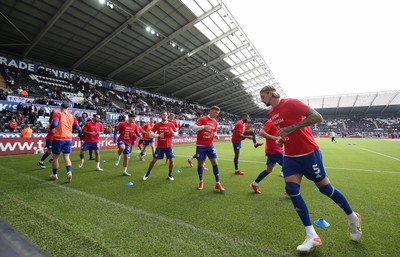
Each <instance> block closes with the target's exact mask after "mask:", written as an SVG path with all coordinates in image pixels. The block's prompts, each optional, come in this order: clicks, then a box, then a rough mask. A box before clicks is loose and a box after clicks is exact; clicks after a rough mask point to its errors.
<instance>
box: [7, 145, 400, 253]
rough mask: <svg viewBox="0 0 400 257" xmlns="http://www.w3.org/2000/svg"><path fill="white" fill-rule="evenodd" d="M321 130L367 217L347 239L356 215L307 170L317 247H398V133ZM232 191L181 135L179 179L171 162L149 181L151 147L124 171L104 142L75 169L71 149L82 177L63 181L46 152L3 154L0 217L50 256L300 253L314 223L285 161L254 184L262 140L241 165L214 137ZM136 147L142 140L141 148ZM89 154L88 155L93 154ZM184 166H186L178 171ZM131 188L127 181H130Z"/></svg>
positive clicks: (334, 172) (340, 176) (342, 182)
mask: <svg viewBox="0 0 400 257" xmlns="http://www.w3.org/2000/svg"><path fill="white" fill-rule="evenodd" d="M337 141H338V143H337V144H334V143H331V142H330V139H318V143H319V145H320V147H321V150H322V153H323V156H324V162H325V166H326V168H327V171H328V175H329V177H330V179H331V181H332V184H333V185H334V186H335V187H337V188H338V189H340V190H341V191H342V192H343V193H344V194H345V195H346V197H347V199H348V200H349V202H350V204H351V206H352V207H353V209H354V210H355V211H357V212H359V213H360V214H361V215H362V217H363V224H362V231H363V236H362V238H361V240H360V242H352V241H351V240H350V237H349V232H348V226H347V218H346V216H345V214H344V213H343V211H342V210H341V209H340V208H339V207H338V206H336V205H335V204H334V202H333V201H331V200H330V199H329V198H327V197H326V196H324V195H322V194H320V193H319V192H318V191H316V190H314V188H315V185H314V184H313V183H311V182H310V181H308V180H306V179H303V183H302V190H301V191H302V194H303V196H304V198H305V200H306V202H307V204H308V207H309V210H310V215H311V219H312V221H314V220H317V219H319V218H323V219H325V220H327V221H328V222H329V223H330V224H331V226H330V227H328V228H320V227H316V230H317V233H318V234H319V235H320V237H321V239H322V241H323V245H322V246H321V247H319V248H317V249H314V250H313V251H312V252H311V253H310V254H309V256H400V250H399V248H398V245H397V243H398V242H399V239H400V215H399V211H400V207H399V206H400V200H399V195H400V189H399V188H400V186H399V185H400V141H399V140H389V139H340V138H339V139H337ZM216 148H217V153H218V158H219V167H220V171H221V182H222V185H223V186H224V187H225V188H226V192H225V193H220V192H218V191H217V190H215V189H214V185H215V182H214V176H213V173H212V169H211V165H210V163H209V162H207V166H208V167H209V168H210V169H209V170H208V171H205V175H204V190H203V191H198V190H197V189H196V187H197V184H198V176H197V170H196V168H195V167H193V168H190V167H189V166H188V163H187V162H186V160H187V158H188V157H189V156H191V155H193V154H194V153H195V146H194V145H193V144H191V145H176V146H175V147H174V150H175V155H176V158H175V168H174V173H173V175H174V178H175V181H168V180H167V179H166V177H167V172H168V168H167V166H166V164H165V160H161V161H158V162H157V163H156V166H155V167H154V169H153V171H152V174H151V176H150V178H149V179H148V180H147V181H142V179H141V178H142V177H143V175H144V174H145V172H146V170H147V166H148V163H149V161H150V155H147V156H146V161H144V162H141V161H139V159H137V158H135V156H134V155H133V156H132V158H131V159H130V163H129V169H128V172H130V173H132V177H123V176H121V173H122V162H121V163H120V166H118V167H115V166H114V160H115V158H116V150H115V149H113V150H102V151H101V155H102V159H103V160H106V162H101V166H102V168H103V169H104V172H97V171H95V162H94V161H89V160H86V162H85V164H84V166H83V168H81V169H78V167H77V166H78V161H79V154H78V152H74V153H73V154H72V157H71V159H72V165H73V174H74V176H73V180H72V183H71V184H65V183H64V181H65V177H66V172H65V167H64V165H63V161H61V164H62V165H61V168H60V172H59V180H58V181H49V180H48V178H49V175H50V173H51V167H50V163H48V162H47V161H46V165H47V166H48V167H47V168H46V169H40V168H39V167H38V166H36V163H37V162H38V160H39V158H40V157H41V155H33V154H32V155H21V156H6V157H0V175H1V179H0V217H1V218H2V219H4V220H5V221H6V222H8V223H9V224H10V225H12V226H14V227H15V228H16V229H17V230H18V231H20V232H21V233H23V234H24V235H26V236H27V237H28V238H30V239H31V240H32V241H33V242H34V243H35V244H37V245H38V246H39V247H40V248H42V249H43V250H44V251H45V252H47V253H48V254H49V255H50V256H246V257H247V256H293V255H296V254H297V252H296V246H297V245H298V244H300V243H302V242H303V240H304V236H305V231H304V228H303V226H302V224H301V222H300V219H299V217H298V216H297V213H296V212H295V210H294V209H293V206H292V203H291V201H290V199H288V198H287V197H286V196H285V195H284V193H283V192H284V181H283V178H281V177H279V171H280V166H277V167H275V170H274V172H273V173H272V174H271V175H269V176H267V178H266V179H264V180H263V181H262V182H261V183H260V190H261V192H262V194H260V195H256V194H254V193H253V191H252V189H251V188H250V187H249V184H250V182H252V181H253V180H254V179H255V178H256V176H257V175H258V173H259V172H261V171H262V170H263V169H264V168H265V156H264V154H263V151H264V149H263V147H260V148H257V149H254V148H253V146H252V145H251V141H248V140H246V141H245V142H244V144H243V147H242V150H241V155H240V162H239V168H240V169H241V170H242V171H244V172H245V173H246V174H245V175H244V176H237V175H234V167H233V150H232V145H231V143H230V142H224V143H217V144H216ZM134 154H135V155H136V154H137V148H136V149H135V151H134ZM86 159H88V153H86ZM176 170H180V172H179V173H176V172H175V171H176ZM129 181H131V182H133V186H126V183H127V182H129Z"/></svg>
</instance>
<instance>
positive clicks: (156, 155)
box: [143, 147, 164, 180]
mask: <svg viewBox="0 0 400 257" xmlns="http://www.w3.org/2000/svg"><path fill="white" fill-rule="evenodd" d="M163 158H164V153H163V152H162V151H161V149H160V148H158V147H157V148H156V151H155V152H154V154H153V160H151V162H150V163H149V167H148V169H147V172H146V174H144V176H143V180H147V179H148V178H149V176H150V174H151V170H152V169H153V167H154V165H155V164H156V162H157V160H161V159H163Z"/></svg>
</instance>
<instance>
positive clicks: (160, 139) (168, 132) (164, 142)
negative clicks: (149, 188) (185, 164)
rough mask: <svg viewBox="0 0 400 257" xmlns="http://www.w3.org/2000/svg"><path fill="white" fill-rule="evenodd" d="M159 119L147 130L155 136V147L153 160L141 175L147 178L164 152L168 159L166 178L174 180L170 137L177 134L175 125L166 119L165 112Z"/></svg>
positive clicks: (172, 150) (162, 157) (172, 151)
mask: <svg viewBox="0 0 400 257" xmlns="http://www.w3.org/2000/svg"><path fill="white" fill-rule="evenodd" d="M160 117H161V121H160V122H158V123H156V124H155V125H154V127H153V128H152V129H151V131H150V132H149V135H150V136H151V137H153V138H157V148H156V151H155V152H154V154H153V160H152V161H151V162H150V163H149V168H148V170H147V172H146V174H144V176H143V180H147V179H148V178H149V176H150V174H151V170H152V169H153V167H154V164H156V162H157V160H162V159H164V154H165V156H166V158H167V159H168V160H169V165H168V168H169V169H168V177H167V179H168V180H174V178H173V177H172V169H173V168H174V157H175V156H174V149H173V148H172V137H173V136H174V135H178V131H177V129H176V127H175V125H174V124H173V123H171V122H169V121H168V120H167V112H165V111H164V112H162V113H161V115H160Z"/></svg>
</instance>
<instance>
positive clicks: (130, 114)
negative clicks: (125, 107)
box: [128, 113, 136, 118]
mask: <svg viewBox="0 0 400 257" xmlns="http://www.w3.org/2000/svg"><path fill="white" fill-rule="evenodd" d="M128 117H129V118H135V117H136V115H135V114H134V113H129V114H128Z"/></svg>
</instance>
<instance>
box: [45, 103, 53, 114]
mask: <svg viewBox="0 0 400 257" xmlns="http://www.w3.org/2000/svg"><path fill="white" fill-rule="evenodd" d="M50 112H51V108H50V106H49V103H47V104H46V106H45V107H44V117H46V116H49V117H50Z"/></svg>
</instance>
